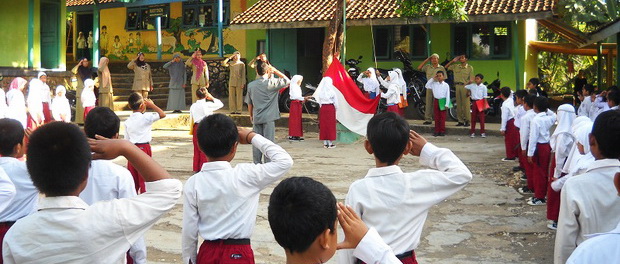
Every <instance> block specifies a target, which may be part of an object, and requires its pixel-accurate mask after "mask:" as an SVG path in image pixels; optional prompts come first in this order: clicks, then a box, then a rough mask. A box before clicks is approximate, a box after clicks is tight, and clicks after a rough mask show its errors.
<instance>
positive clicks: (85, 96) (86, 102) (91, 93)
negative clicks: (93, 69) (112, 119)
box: [80, 79, 97, 120]
mask: <svg viewBox="0 0 620 264" xmlns="http://www.w3.org/2000/svg"><path fill="white" fill-rule="evenodd" d="M80 99H81V100H82V106H83V107H84V120H86V116H88V112H90V110H93V108H95V105H96V103H97V96H95V81H93V80H92V79H86V81H84V90H83V91H82V95H81V96H80Z"/></svg>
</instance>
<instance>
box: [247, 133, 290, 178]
mask: <svg viewBox="0 0 620 264" xmlns="http://www.w3.org/2000/svg"><path fill="white" fill-rule="evenodd" d="M239 143H241V144H250V143H251V144H252V146H254V147H255V148H258V149H259V150H260V151H261V152H262V153H263V154H264V155H265V156H266V157H267V158H269V160H271V161H270V162H267V163H265V164H255V165H254V166H252V167H249V168H248V172H247V177H243V178H240V179H239V180H240V181H241V183H242V184H246V185H249V186H256V187H258V188H260V189H263V188H265V187H267V185H269V184H271V183H273V182H275V181H277V180H278V179H280V178H281V177H282V176H284V174H286V173H287V172H288V171H289V170H290V169H291V167H293V158H292V157H291V156H290V155H289V154H288V153H287V152H286V151H285V150H284V149H283V148H282V147H280V146H278V145H277V144H276V143H273V142H272V141H271V140H269V139H266V138H264V137H263V136H261V135H259V134H257V133H256V132H254V131H251V130H249V129H247V128H239Z"/></svg>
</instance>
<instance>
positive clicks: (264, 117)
mask: <svg viewBox="0 0 620 264" xmlns="http://www.w3.org/2000/svg"><path fill="white" fill-rule="evenodd" d="M256 74H257V76H258V78H257V79H256V80H254V81H252V82H250V83H249V84H248V94H247V96H246V97H245V102H246V103H247V104H248V112H250V121H252V124H253V130H254V131H255V132H256V133H258V134H260V135H261V136H264V137H265V138H267V139H269V140H271V141H274V140H275V133H276V127H275V121H276V120H277V119H279V118H280V111H279V109H278V91H279V90H280V89H282V88H284V87H286V86H287V85H289V83H290V82H291V81H290V80H289V79H288V77H286V76H285V75H284V74H283V73H282V72H280V71H279V70H277V69H276V68H274V67H272V66H269V64H267V63H265V62H263V61H260V60H259V61H257V62H256ZM273 74H275V75H276V76H278V77H279V78H275V77H273ZM252 156H253V160H254V163H263V162H262V160H263V153H261V151H260V150H259V149H258V148H256V147H254V148H252ZM265 162H269V159H268V158H267V157H265Z"/></svg>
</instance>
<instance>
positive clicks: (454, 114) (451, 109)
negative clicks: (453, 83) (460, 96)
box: [448, 98, 458, 121]
mask: <svg viewBox="0 0 620 264" xmlns="http://www.w3.org/2000/svg"><path fill="white" fill-rule="evenodd" d="M450 101H452V108H450V110H449V111H448V115H450V118H451V119H452V120H453V121H457V120H458V118H457V116H456V98H451V99H450Z"/></svg>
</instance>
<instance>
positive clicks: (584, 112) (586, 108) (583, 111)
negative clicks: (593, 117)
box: [577, 84, 594, 117]
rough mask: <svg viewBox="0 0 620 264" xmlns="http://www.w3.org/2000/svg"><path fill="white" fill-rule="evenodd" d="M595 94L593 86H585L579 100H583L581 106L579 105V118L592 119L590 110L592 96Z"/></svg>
mask: <svg viewBox="0 0 620 264" xmlns="http://www.w3.org/2000/svg"><path fill="white" fill-rule="evenodd" d="M593 94H594V86H592V85H591V84H586V85H584V86H583V89H582V90H581V96H580V98H579V99H580V100H581V104H580V105H579V109H578V111H577V114H578V115H579V116H586V117H590V108H591V107H592V100H591V96H592V95H593Z"/></svg>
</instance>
